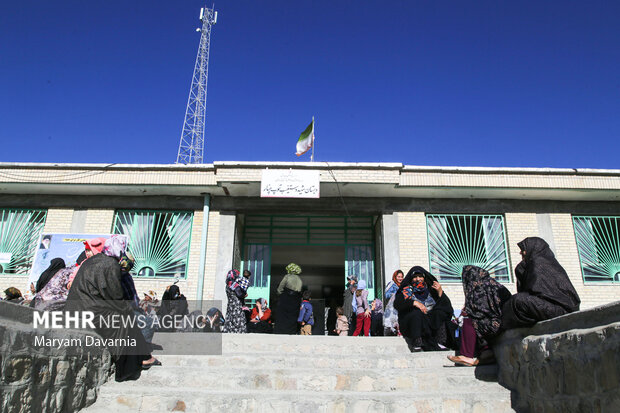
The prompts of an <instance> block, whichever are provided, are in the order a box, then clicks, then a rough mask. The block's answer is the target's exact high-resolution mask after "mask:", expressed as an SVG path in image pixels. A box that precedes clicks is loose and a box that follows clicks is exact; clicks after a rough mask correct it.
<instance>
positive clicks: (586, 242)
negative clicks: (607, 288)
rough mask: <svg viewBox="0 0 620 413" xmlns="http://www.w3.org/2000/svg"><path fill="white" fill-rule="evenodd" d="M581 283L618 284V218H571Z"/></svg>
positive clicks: (619, 224) (619, 255) (619, 276)
mask: <svg viewBox="0 0 620 413" xmlns="http://www.w3.org/2000/svg"><path fill="white" fill-rule="evenodd" d="M573 226H574V229H575V240H576V241H577V251H578V253H579V262H580V264H581V273H582V276H583V281H584V282H613V283H618V282H620V217H614V216H573Z"/></svg>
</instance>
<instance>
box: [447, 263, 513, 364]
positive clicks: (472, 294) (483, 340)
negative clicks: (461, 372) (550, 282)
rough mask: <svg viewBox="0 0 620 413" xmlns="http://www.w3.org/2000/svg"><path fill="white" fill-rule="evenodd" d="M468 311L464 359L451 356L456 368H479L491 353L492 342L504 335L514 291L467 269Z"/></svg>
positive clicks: (478, 270) (463, 338)
mask: <svg viewBox="0 0 620 413" xmlns="http://www.w3.org/2000/svg"><path fill="white" fill-rule="evenodd" d="M461 278H462V280H463V290H464V291H465V307H464V309H463V310H464V314H463V315H464V316H466V317H464V318H463V328H462V330H461V346H460V353H461V354H460V355H458V356H448V359H449V360H450V361H452V362H453V363H455V364H459V365H463V366H475V365H477V364H478V363H479V360H478V359H477V357H478V356H479V355H480V354H481V352H483V351H484V350H487V349H488V344H489V341H491V340H492V339H493V338H495V337H496V336H497V335H498V334H499V333H500V332H501V324H502V306H503V305H504V303H506V302H507V301H508V299H509V298H510V291H508V289H507V288H506V287H504V286H503V285H502V284H500V283H499V282H497V281H496V280H495V279H493V278H491V276H490V275H489V273H488V272H487V271H486V270H484V269H482V268H480V267H475V266H473V265H468V266H466V267H463V274H462V277H461Z"/></svg>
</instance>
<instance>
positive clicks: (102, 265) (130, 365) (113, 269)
mask: <svg viewBox="0 0 620 413" xmlns="http://www.w3.org/2000/svg"><path fill="white" fill-rule="evenodd" d="M126 248H127V238H126V237H125V236H123V235H112V236H111V237H110V238H109V239H108V240H106V241H105V245H104V247H103V248H102V250H103V254H97V255H95V256H93V257H91V258H89V259H87V260H85V261H84V262H83V263H82V265H81V266H80V268H79V270H78V273H77V276H76V277H75V279H74V281H73V285H72V286H71V290H70V291H69V297H68V298H67V304H66V306H65V311H91V312H93V313H94V314H95V317H94V320H93V323H94V325H95V330H96V331H97V333H99V334H100V335H101V336H102V337H103V338H104V339H112V340H118V341H115V342H118V343H123V342H129V343H132V344H135V345H129V346H123V345H109V346H108V349H109V351H110V353H111V354H112V357H113V359H114V364H115V367H116V381H125V380H136V379H138V378H139V377H140V372H141V370H142V369H143V368H149V367H150V366H152V365H154V364H156V360H155V359H154V358H152V357H150V348H149V346H148V344H147V343H146V341H145V340H144V337H143V336H142V333H141V332H140V330H139V329H138V328H137V326H131V325H129V324H127V323H121V325H120V326H114V327H117V328H111V327H107V326H104V325H103V324H102V323H101V321H100V320H101V318H105V319H108V320H112V319H114V318H118V317H119V316H120V317H123V318H126V319H130V318H132V317H133V316H134V313H133V308H132V306H131V303H130V302H128V301H126V300H124V292H123V286H122V284H121V267H120V265H119V260H120V259H121V256H122V253H124V252H125V249H126Z"/></svg>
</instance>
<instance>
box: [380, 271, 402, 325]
mask: <svg viewBox="0 0 620 413" xmlns="http://www.w3.org/2000/svg"><path fill="white" fill-rule="evenodd" d="M404 278H405V274H403V272H402V271H401V270H396V271H394V274H392V281H390V282H389V283H388V285H387V286H386V287H385V299H386V300H387V304H386V305H385V311H384V312H383V329H384V333H385V335H386V336H396V335H398V334H399V331H398V311H396V309H395V308H394V300H395V299H396V292H397V291H398V289H399V288H400V283H401V282H402V281H403V279H404Z"/></svg>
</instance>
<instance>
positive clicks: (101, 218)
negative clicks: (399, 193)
mask: <svg viewBox="0 0 620 413" xmlns="http://www.w3.org/2000/svg"><path fill="white" fill-rule="evenodd" d="M113 224H114V209H89V210H87V211H86V224H85V225H84V232H85V233H86V234H110V233H111V232H112V225H113Z"/></svg>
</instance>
